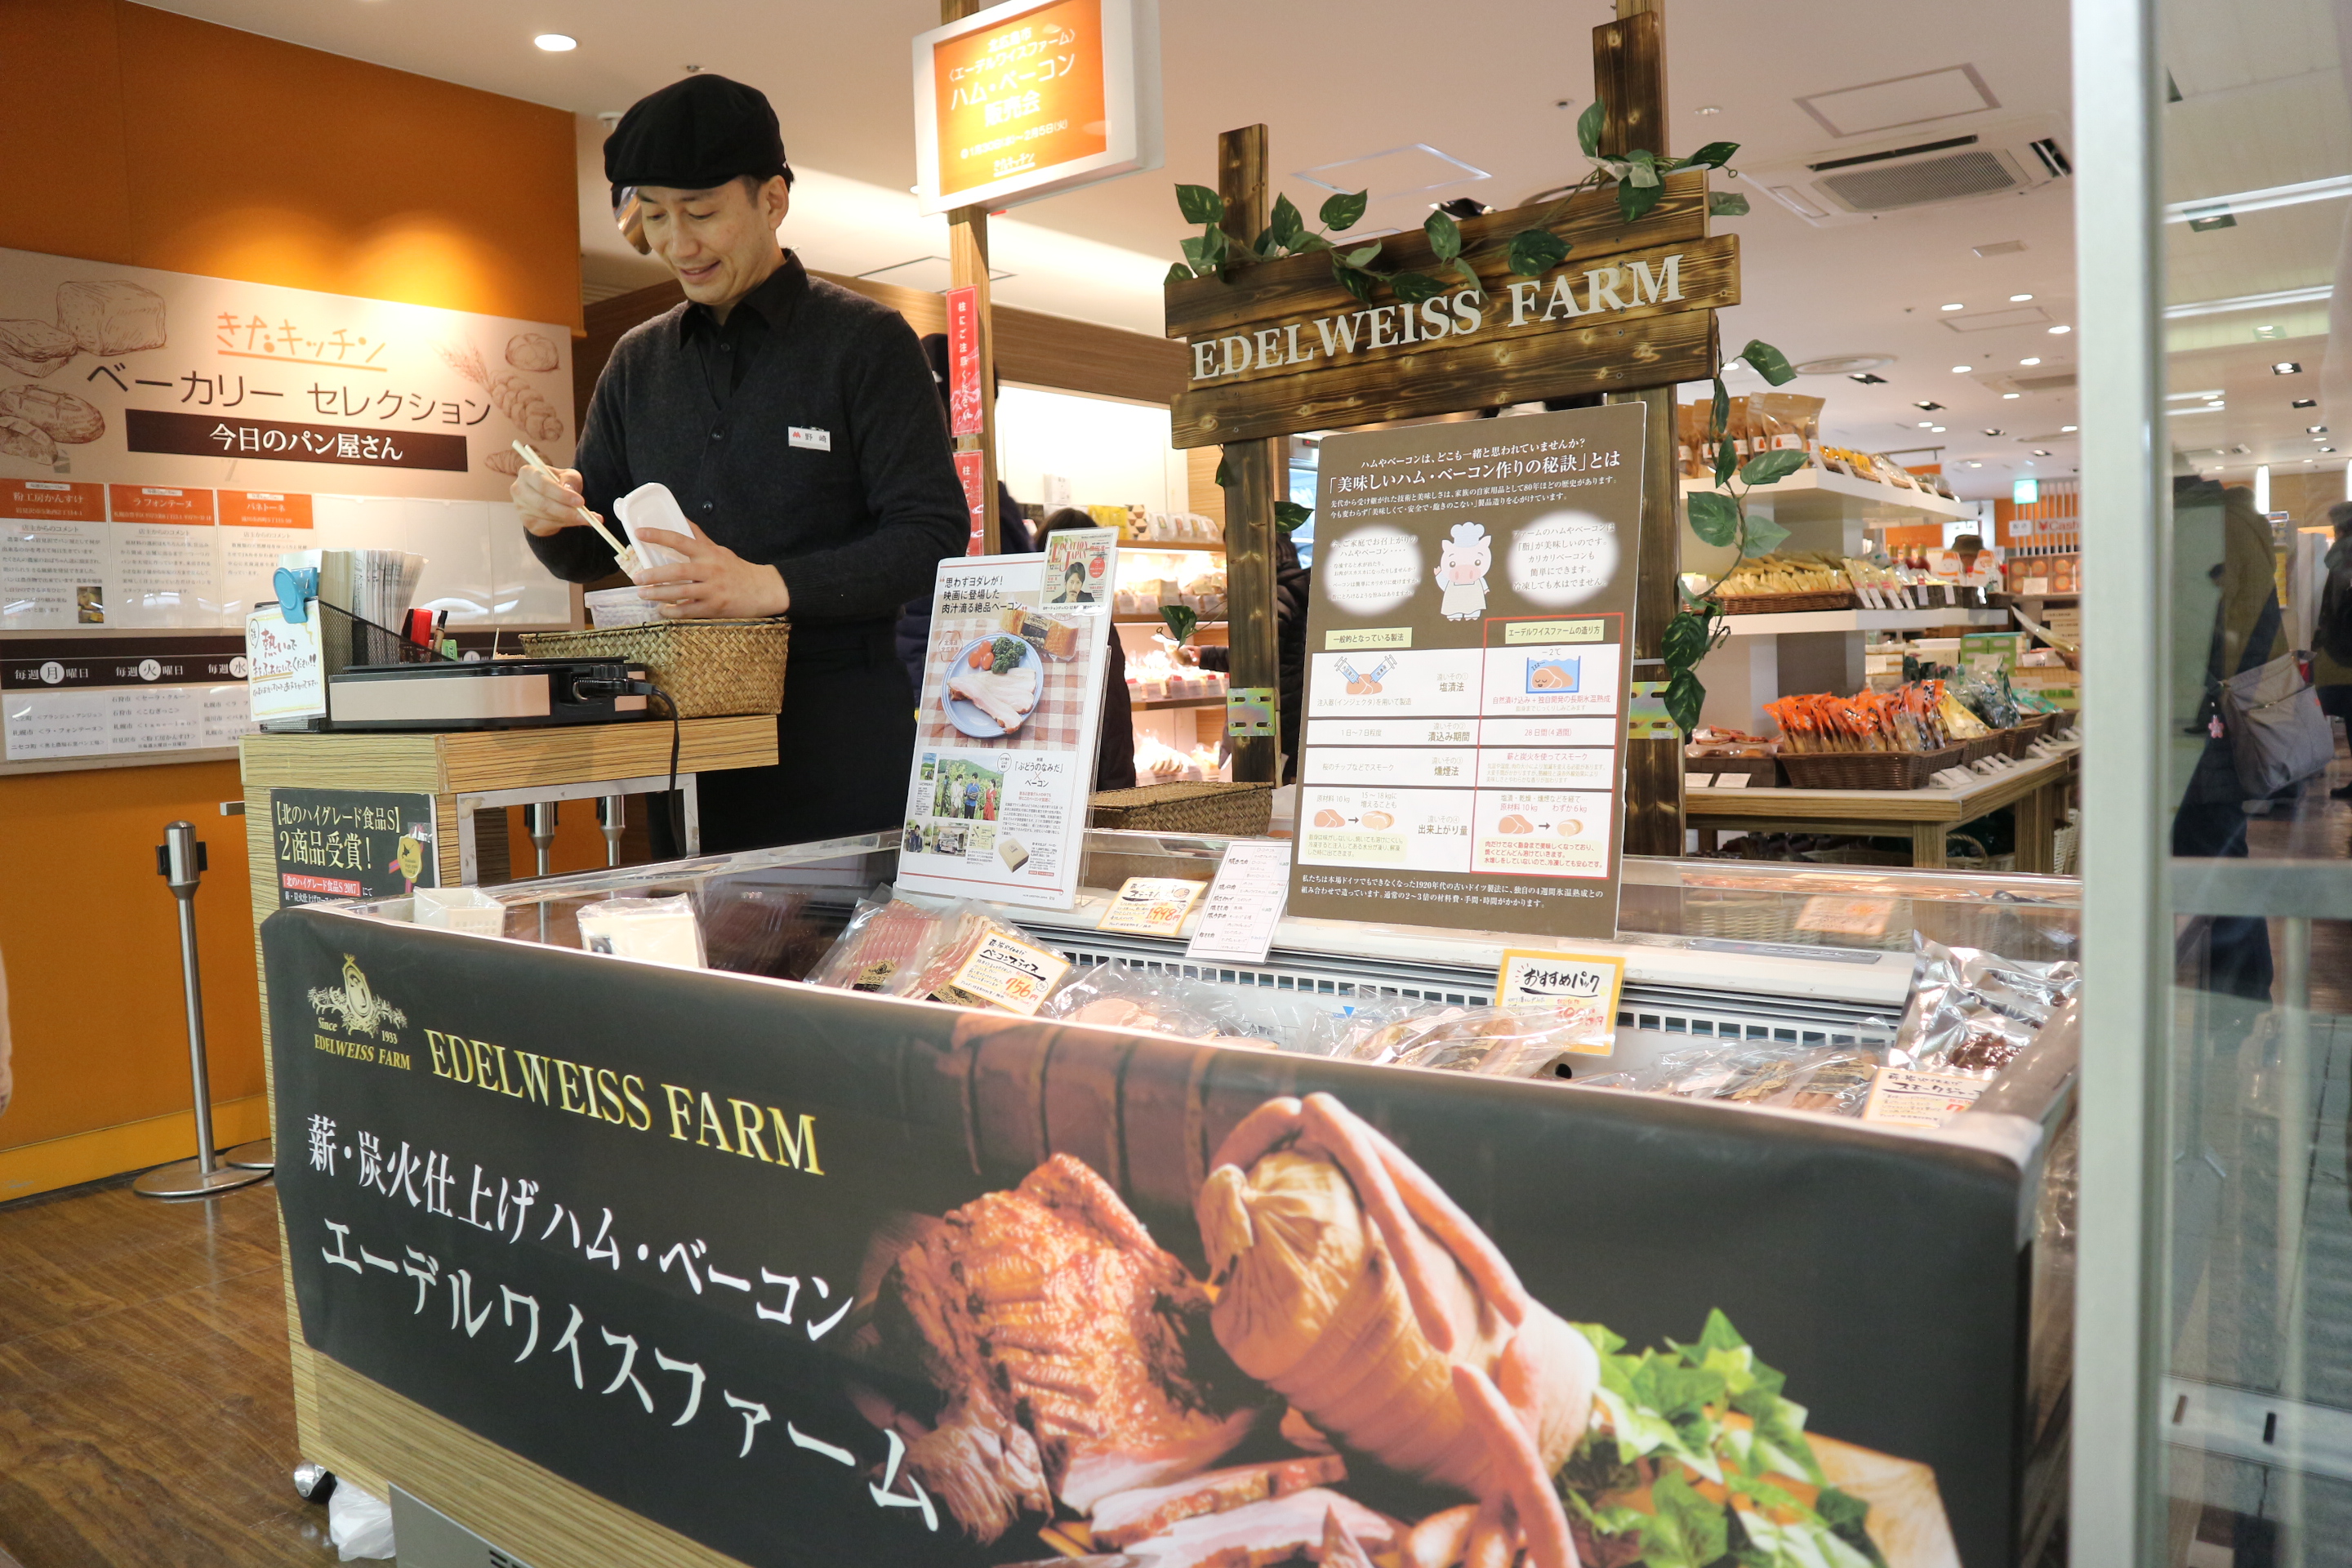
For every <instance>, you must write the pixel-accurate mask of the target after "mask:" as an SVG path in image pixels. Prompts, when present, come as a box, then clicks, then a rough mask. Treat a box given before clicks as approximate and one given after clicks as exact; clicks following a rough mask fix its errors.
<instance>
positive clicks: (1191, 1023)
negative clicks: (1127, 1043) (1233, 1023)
mask: <svg viewBox="0 0 2352 1568" xmlns="http://www.w3.org/2000/svg"><path fill="white" fill-rule="evenodd" d="M1187 989H1188V987H1186V986H1185V984H1184V983H1183V982H1181V981H1177V980H1174V979H1173V977H1171V976H1167V975H1160V974H1154V973H1151V972H1150V971H1149V970H1144V969H1139V968H1137V967H1135V966H1134V965H1133V964H1129V963H1101V964H1097V965H1095V966H1094V967H1092V968H1090V969H1082V970H1079V971H1078V972H1076V973H1074V974H1072V975H1071V976H1070V978H1069V979H1068V980H1066V982H1064V983H1063V984H1062V987H1061V989H1059V990H1057V991H1055V993H1054V994H1053V996H1052V997H1051V998H1049V999H1048V1000H1047V1001H1046V1003H1045V1006H1043V1007H1041V1008H1039V1009H1038V1016H1039V1017H1043V1018H1059V1019H1061V1020H1062V1021H1063V1022H1065V1023H1069V1024H1091V1025H1093V1026H1096V1027H1097V1028H1105V1029H1149V1030H1150V1031H1152V1032H1153V1033H1155V1034H1161V1035H1181V1036H1182V1037H1184V1038H1186V1039H1188V1040H1200V1039H1206V1038H1208V1037H1211V1036H1213V1035H1215V1034H1218V1033H1220V1032H1221V1031H1220V1030H1219V1028H1218V1025H1217V1020H1216V1019H1214V1018H1213V1017H1212V1016H1210V1014H1209V1013H1208V1012H1207V1011H1205V1010H1203V1009H1202V1008H1201V1007H1199V1006H1197V1005H1194V999H1193V998H1192V997H1190V996H1188V995H1187V994H1185V992H1186V990H1187ZM1189 989H1191V990H1195V991H1197V990H1203V989H1206V988H1205V987H1201V986H1197V985H1196V986H1192V987H1189Z"/></svg>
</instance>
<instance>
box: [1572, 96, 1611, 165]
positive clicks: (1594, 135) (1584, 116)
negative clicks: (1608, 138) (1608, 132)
mask: <svg viewBox="0 0 2352 1568" xmlns="http://www.w3.org/2000/svg"><path fill="white" fill-rule="evenodd" d="M1608 118H1609V110H1608V108H1607V106H1606V105H1604V104H1603V103H1602V102H1601V100H1599V99H1597V98H1596V99H1594V100H1592V101H1591V103H1589V104H1586V105H1585V106H1584V112H1583V113H1581V114H1580V115H1578V116H1577V117H1576V144H1577V145H1578V146H1579V147H1581V148H1583V149H1584V155H1585V156H1586V157H1588V158H1591V157H1597V156H1599V154H1600V152H1601V122H1602V121H1606V120H1607V119H1608Z"/></svg>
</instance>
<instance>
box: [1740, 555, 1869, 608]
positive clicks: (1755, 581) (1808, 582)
mask: <svg viewBox="0 0 2352 1568" xmlns="http://www.w3.org/2000/svg"><path fill="white" fill-rule="evenodd" d="M1849 586H1850V584H1849V583H1848V582H1847V579H1846V572H1845V563H1844V561H1843V559H1842V558H1840V557H1838V556H1835V555H1828V554H1820V553H1803V554H1800V553H1783V552H1780V551H1775V552H1772V553H1771V554H1769V555H1759V556H1757V557H1755V558H1754V559H1752V560H1748V561H1742V562H1741V563H1739V564H1738V566H1736V567H1734V568H1733V569H1732V571H1731V574H1730V575H1729V576H1727V577H1726V578H1725V579H1724V580H1723V585H1722V587H1721V588H1720V589H1718V590H1717V592H1718V593H1720V594H1722V595H1724V596H1725V597H1727V598H1739V599H1747V598H1771V597H1775V596H1778V595H1790V594H1840V593H1844V592H1846V591H1847V589H1848V588H1849Z"/></svg>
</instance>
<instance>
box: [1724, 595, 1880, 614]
mask: <svg viewBox="0 0 2352 1568" xmlns="http://www.w3.org/2000/svg"><path fill="white" fill-rule="evenodd" d="M1715 600H1716V603H1717V604H1718V605H1722V606H1723V613H1724V614H1725V615H1727V616H1788V615H1795V614H1797V613H1798V612H1800V611H1804V610H1851V609H1853V606H1854V603H1855V600H1854V596H1853V594H1852V593H1851V592H1849V591H1848V590H1846V589H1843V588H1829V589H1823V590H1822V592H1820V593H1818V594H1717V595H1716V596H1715Z"/></svg>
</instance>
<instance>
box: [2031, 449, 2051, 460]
mask: <svg viewBox="0 0 2352 1568" xmlns="http://www.w3.org/2000/svg"><path fill="white" fill-rule="evenodd" d="M2033 455H2034V456H2035V457H2037V458H2046V457H2048V456H2049V455H2050V448H2049V447H2034V448H2033Z"/></svg>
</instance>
